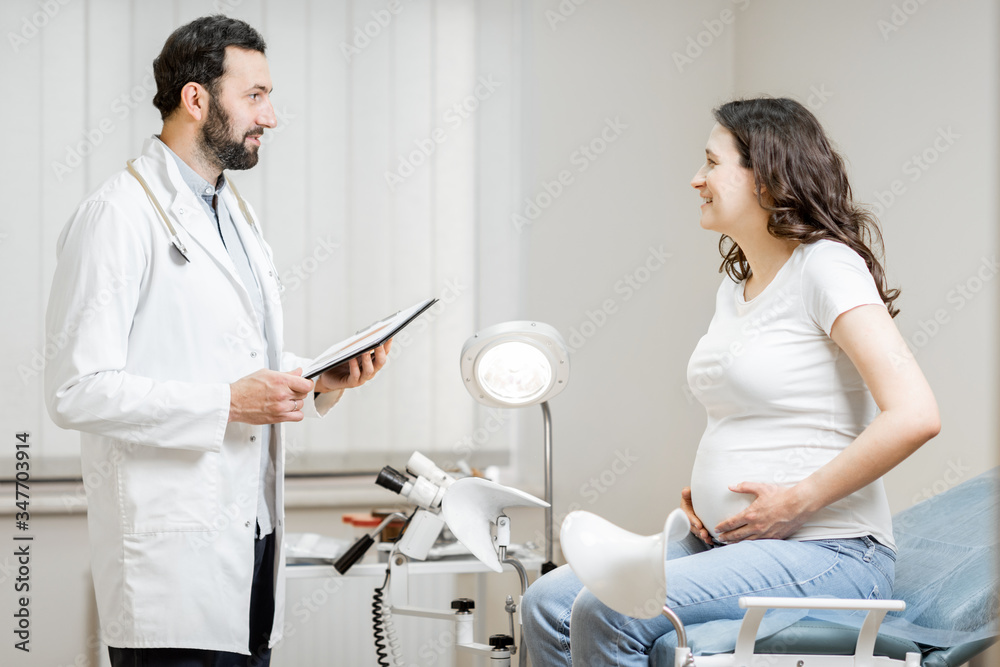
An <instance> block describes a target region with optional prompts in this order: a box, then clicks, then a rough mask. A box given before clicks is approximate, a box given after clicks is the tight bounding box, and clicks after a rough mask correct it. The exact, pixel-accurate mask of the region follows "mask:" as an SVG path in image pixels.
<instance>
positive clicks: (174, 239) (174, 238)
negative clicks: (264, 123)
mask: <svg viewBox="0 0 1000 667" xmlns="http://www.w3.org/2000/svg"><path fill="white" fill-rule="evenodd" d="M132 162H134V160H128V161H127V162H126V163H125V168H126V169H128V173H130V174H132V176H134V177H135V180H137V181H139V185H141V186H142V189H143V190H145V191H146V196H147V197H149V201H151V202H153V208H155V209H156V212H157V213H158V214H159V215H160V219H161V220H162V221H163V225H164V226H165V227H166V228H167V234H169V235H170V243H171V244H172V245H173V246H174V248H176V249H177V252H179V253H180V254H181V257H183V258H184V261H186V262H190V261H191V257H189V256H188V249H187V247H185V245H184V242H183V241H181V239H180V237H179V236H178V235H177V230H176V229H174V226H173V224H172V223H171V222H170V218H169V217H167V214H166V213H165V212H164V210H163V207H162V206H160V202H159V200H157V199H156V195H154V194H153V191H152V190H151V189H150V188H149V185H148V184H147V183H146V180H145V179H144V178H143V177H142V176H141V175H140V174H139V172H138V171H137V170H136V168H135V167H133V166H132ZM226 183H228V184H229V188H230V189H231V190H232V191H233V196H234V197H236V201H237V202H239V205H240V211H242V213H243V217H244V218H246V221H247V224H249V225H250V228H251V229H252V230H253V232H254V236H256V237H257V243H258V244H260V250H261V252H262V253H263V255H264V257H266V258H267V262H268V264H270V266H271V275H272V276H274V281H275V282H276V283H277V285H278V292H284V291H285V286H284V285H283V284H282V282H281V278H279V277H278V269H277V268H276V267H275V266H274V260H272V259H271V256H270V255H269V254H268V252H267V248H265V247H264V237H263V236H262V235H261V233H260V229H258V227H257V223H255V222H254V219H253V216H252V215H250V209H249V208H248V207H247V203H246V202H245V201H243V197H241V196H240V192H239V190H237V189H236V186H235V185H234V184H233V182H232V181H230V180H229V179H228V178H227V179H226Z"/></svg>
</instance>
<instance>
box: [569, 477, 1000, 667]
mask: <svg viewBox="0 0 1000 667" xmlns="http://www.w3.org/2000/svg"><path fill="white" fill-rule="evenodd" d="M998 499H1000V475H998V469H996V468H994V469H993V470H991V471H989V472H986V473H983V474H981V475H979V476H978V477H975V478H973V479H970V480H968V481H966V482H964V483H962V484H960V485H958V486H955V487H953V488H951V489H949V490H947V491H945V492H943V493H940V494H938V495H936V496H933V497H931V498H929V499H927V500H924V501H922V502H920V503H917V504H916V505H914V506H913V507H911V508H909V509H907V510H904V511H902V512H900V513H899V514H897V515H896V516H895V517H893V530H894V534H895V538H896V546H897V549H898V553H897V560H896V580H895V586H894V590H893V595H892V598H893V599H892V600H853V601H846V600H845V601H841V600H834V599H832V598H752V597H750V598H743V599H741V600H740V605H741V606H742V607H744V608H746V609H747V613H746V615H745V616H744V618H743V620H742V621H740V620H724V621H712V622H709V623H702V624H698V625H691V626H688V627H686V628H685V627H683V626H681V625H680V622H679V620H678V619H676V617H674V619H672V622H674V624H675V627H678V631H671V632H669V633H667V634H666V635H664V636H663V637H661V638H660V639H659V640H658V641H657V642H656V643H655V644H654V645H653V648H652V651H651V652H650V666H651V667H682V666H687V665H695V666H697V667H759V666H760V667H762V666H764V665H767V666H768V667H785V666H788V667H890V666H893V667H897V666H898V667H958V666H959V665H962V664H964V663H965V662H967V661H969V660H970V659H971V658H973V657H974V656H975V655H977V654H979V653H981V652H982V651H984V650H986V648H988V647H989V646H990V645H991V644H992V643H993V642H994V641H995V640H996V637H997V634H998V628H997V616H998V613H997V611H998V595H1000V578H998V572H997V555H998V540H997V533H998V530H997V528H998V520H1000V516H998V511H997V505H998ZM678 513H679V510H678V511H675V513H674V514H672V515H671V517H670V518H669V519H668V521H667V525H666V526H665V528H664V534H663V540H662V541H663V542H666V541H668V540H671V539H677V538H679V537H681V536H683V534H684V533H683V531H684V530H685V529H686V528H687V520H686V517H683V513H680V515H679V516H678ZM592 517H593V515H590V517H586V519H587V520H591V518H592ZM572 519H573V515H572V514H571V515H570V516H569V517H567V521H568V522H569V523H570V525H569V526H568V525H567V524H564V526H563V535H564V536H567V534H568V533H572V532H578V533H579V532H582V530H580V529H582V528H583V526H584V523H585V522H578V523H577V525H578V526H579V529H577V530H575V531H574V530H573V529H572V523H573V522H572ZM671 519H675V523H676V524H678V525H673V526H672V525H671ZM601 521H603V520H601ZM680 524H683V528H682V527H681V526H680ZM617 530H619V531H620V530H621V529H617ZM671 531H672V532H671ZM622 532H623V533H624V531H622ZM626 535H631V534H626ZM634 537H636V538H638V539H639V540H650V538H649V537H640V536H634ZM614 539H615V540H616V544H618V545H620V544H622V539H623V536H622V535H618V536H616V537H615V538H614ZM626 539H627V538H626ZM570 541H572V539H571V540H570ZM636 544H637V545H640V542H638V541H637V542H636ZM649 544H650V543H649V542H646V543H645V545H646V546H648V545H649ZM563 550H564V554H565V555H566V558H567V561H568V562H569V563H570V566H571V567H574V570H576V569H577V566H576V565H574V558H576V559H577V560H578V562H580V569H581V570H583V569H585V568H586V567H587V564H586V562H585V561H586V559H585V557H583V556H582V552H581V551H578V553H577V554H576V555H575V556H572V555H571V554H570V553H569V552H567V542H566V540H565V537H564V546H563ZM569 551H570V552H572V551H573V546H572V545H570V547H569ZM661 553H662V551H661ZM577 574H578V576H580V578H581V580H583V582H584V584H585V585H587V586H588V588H590V589H591V591H592V592H594V594H595V595H597V596H598V598H599V599H602V601H604V602H605V604H609V606H612V608H614V607H615V605H614V604H610V603H609V600H605V599H604V598H603V597H602V593H599V592H598V590H595V588H598V589H599V588H600V586H601V582H600V581H596V580H595V581H594V585H593V586H592V585H591V584H590V583H588V581H587V578H586V576H584V574H581V572H580V571H577ZM591 576H592V575H591ZM665 583H666V589H667V590H669V588H670V582H669V581H667V582H665ZM660 585H662V584H660ZM652 589H653V587H652V586H651V587H650V590H652ZM659 590H663V589H662V588H660V589H659ZM608 591H609V592H607V593H604V594H605V595H607V596H609V599H613V598H614V596H615V595H616V593H617V592H618V591H620V587H619V588H618V589H612V588H609V589H608ZM647 597H648V596H647ZM768 610H769V611H768ZM619 611H621V609H619ZM765 612H766V613H765ZM663 613H664V615H666V616H667V617H668V618H670V616H671V613H670V612H669V610H665V611H664V612H663ZM654 614H655V611H654ZM681 644H683V645H686V646H687V647H689V649H690V650H687V649H681V650H678V649H677V646H678V645H681Z"/></svg>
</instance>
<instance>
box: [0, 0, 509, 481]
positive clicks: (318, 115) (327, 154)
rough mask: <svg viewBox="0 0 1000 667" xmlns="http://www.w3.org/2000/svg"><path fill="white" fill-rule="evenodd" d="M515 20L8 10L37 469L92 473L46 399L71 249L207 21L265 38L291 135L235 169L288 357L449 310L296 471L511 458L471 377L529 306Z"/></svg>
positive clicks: (12, 358)
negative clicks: (236, 21) (519, 217)
mask: <svg viewBox="0 0 1000 667" xmlns="http://www.w3.org/2000/svg"><path fill="white" fill-rule="evenodd" d="M50 5H51V6H50ZM521 12H522V8H521V6H520V2H519V1H515V0H481V1H471V0H344V1H343V2H329V1H326V0H281V1H280V2H278V1H267V0H204V1H195V0H175V1H174V2H157V3H148V2H141V1H140V0H53V1H52V2H50V3H43V4H40V3H38V2H35V1H34V0H12V1H10V2H4V3H3V4H2V7H0V25H3V26H5V27H10V28H11V32H10V34H8V42H9V44H8V45H7V47H8V48H6V50H4V49H3V48H0V52H2V54H3V55H2V56H0V70H2V71H3V76H4V78H5V81H6V83H7V86H8V90H11V91H17V98H18V102H17V103H16V104H8V105H4V106H3V108H2V109H0V118H2V119H3V121H4V126H5V127H6V128H8V146H9V150H10V153H9V154H8V157H7V158H6V159H5V160H3V162H2V165H0V170H2V171H0V188H3V191H4V192H5V194H6V197H5V202H6V203H7V205H6V206H5V211H4V213H3V215H2V217H0V259H2V260H3V261H0V276H2V278H3V284H4V285H5V287H4V288H3V297H4V311H5V319H6V320H7V323H6V324H5V326H4V327H3V330H2V333H0V345H2V346H3V349H4V350H5V352H4V357H5V361H6V363H5V364H4V365H3V369H2V372H3V374H4V377H3V378H2V379H3V381H2V382H0V414H2V419H0V421H2V423H3V424H4V425H5V426H6V427H7V428H8V430H10V431H11V437H13V436H12V434H13V432H14V431H29V432H31V433H32V437H33V441H34V444H33V455H34V456H35V457H37V458H39V459H40V460H39V461H38V466H37V467H36V472H35V476H36V478H37V477H38V475H41V476H43V477H45V476H47V477H73V476H76V475H78V474H79V464H78V463H77V462H76V461H77V457H78V451H79V444H78V443H79V437H78V435H77V434H76V433H75V432H70V431H63V430H61V429H59V428H58V427H56V426H55V425H54V424H52V423H51V421H50V420H49V418H48V415H47V414H46V412H45V407H44V403H43V400H42V372H41V371H42V368H43V366H44V363H45V361H46V357H47V355H51V353H52V351H53V349H54V348H53V347H52V346H53V345H57V344H59V341H51V340H46V337H45V331H44V313H45V303H46V301H47V298H48V290H49V286H50V284H51V276H52V273H53V271H54V268H55V259H56V257H55V242H56V238H57V237H58V234H59V232H60V231H61V229H62V227H63V225H64V224H65V222H66V220H67V219H68V218H69V216H70V215H71V214H72V212H73V210H74V209H75V207H76V206H77V205H78V203H79V202H80V201H81V200H82V199H83V198H84V197H85V196H86V195H87V194H88V193H89V192H91V191H93V190H94V189H95V188H96V187H98V186H99V185H100V184H101V183H102V182H103V181H104V180H105V179H106V178H107V177H109V176H110V175H111V174H113V173H114V172H116V171H117V170H119V169H121V168H122V167H123V166H124V161H125V160H126V159H127V158H130V157H134V156H136V155H137V154H138V153H139V152H140V150H141V147H142V143H143V141H144V140H145V139H146V138H147V137H148V136H150V135H151V134H154V133H156V132H158V131H159V128H160V125H161V123H160V119H159V114H158V113H157V112H156V110H155V109H154V108H153V107H152V103H151V100H152V96H153V94H154V92H155V83H154V81H153V77H152V70H151V63H152V60H153V58H154V57H155V56H156V54H157V53H158V52H159V50H160V48H161V47H162V45H163V42H164V40H165V39H166V37H167V36H168V35H169V34H170V32H172V31H173V30H174V29H175V28H176V27H178V26H180V25H182V24H184V23H186V22H187V21H189V20H191V19H193V18H196V17H198V16H202V15H206V14H212V13H225V14H228V15H230V16H234V17H237V18H241V19H243V20H246V21H248V22H249V23H250V24H251V25H253V26H254V27H256V28H257V29H258V30H260V31H261V33H262V34H263V35H264V38H265V39H266V41H267V44H268V54H267V55H268V62H269V66H270V69H271V76H272V80H273V83H274V91H273V93H272V101H273V103H274V106H275V110H276V112H277V117H278V127H277V128H276V129H275V130H273V131H270V132H269V133H268V135H266V137H265V142H264V146H263V147H262V149H261V160H260V163H259V164H258V166H257V167H256V168H254V169H253V170H250V171H248V172H238V173H235V174H233V175H232V176H233V178H234V180H235V181H236V182H237V183H238V185H239V187H240V190H241V192H242V193H243V194H244V196H246V197H247V199H248V200H250V201H251V202H252V203H253V204H254V206H255V207H256V208H257V210H258V211H259V213H260V217H261V221H260V222H261V225H262V227H263V229H264V233H265V236H266V238H267V239H268V242H269V243H270V244H271V246H272V248H273V249H274V252H275V264H276V265H277V267H278V270H279V272H280V273H281V275H282V279H283V281H284V283H285V285H286V288H287V289H286V292H285V295H284V309H285V340H286V347H287V348H288V349H290V350H292V351H294V352H296V353H298V354H300V355H303V356H307V357H308V356H314V355H316V354H318V353H320V352H321V351H322V350H323V349H325V348H326V347H327V346H329V345H330V344H332V343H333V342H335V341H336V340H339V339H341V338H344V337H346V336H348V335H350V334H351V333H353V332H354V331H355V330H357V329H360V328H362V327H364V326H366V325H367V324H369V323H370V322H371V321H373V320H375V319H377V318H379V317H382V316H384V315H387V314H389V313H391V312H394V311H395V310H398V309H400V308H403V307H406V306H409V305H411V304H413V303H415V302H417V301H419V300H421V299H424V298H427V297H429V296H436V297H438V298H440V299H441V303H440V304H438V306H436V307H435V308H434V309H433V310H432V311H430V312H429V313H428V314H427V315H425V316H424V320H423V322H422V323H418V324H414V325H413V327H412V333H411V335H409V336H405V337H400V339H399V340H397V341H396V345H395V347H394V349H393V351H392V360H391V363H390V366H389V367H388V368H387V369H386V371H385V372H384V373H382V374H380V376H379V377H377V378H376V379H375V380H374V381H373V382H371V383H370V384H369V385H367V386H365V387H362V388H361V389H358V390H354V391H352V392H349V393H348V395H347V396H345V398H344V400H343V401H342V403H341V404H340V405H339V406H338V407H337V408H336V409H335V410H334V411H333V412H332V413H331V414H330V415H329V416H328V417H327V418H326V419H324V420H307V422H304V423H302V424H296V425H292V426H291V427H290V429H289V434H290V438H289V450H288V464H289V470H290V471H291V472H298V473H330V472H345V471H353V470H362V469H372V468H376V467H379V466H381V465H382V464H384V463H386V462H387V461H395V462H397V463H399V462H401V461H405V458H406V457H407V456H408V455H409V453H410V452H411V451H413V450H417V449H419V450H420V451H423V452H425V453H428V454H431V455H435V456H436V457H437V458H438V459H439V460H445V461H454V460H456V459H458V458H462V457H463V456H465V455H467V454H470V452H471V453H472V460H471V462H472V463H473V464H477V463H478V464H483V463H489V462H497V461H503V460H505V456H506V451H507V449H508V447H509V440H510V437H509V434H512V433H514V432H515V429H514V428H513V421H512V420H507V421H508V422H509V423H506V422H505V424H504V428H502V429H499V430H497V431H496V432H493V431H494V429H491V431H490V433H489V437H486V438H478V437H476V436H477V435H478V434H479V432H480V431H483V426H482V425H483V423H484V422H485V421H489V420H490V419H491V418H490V416H489V414H488V413H486V412H485V411H483V410H482V409H481V408H478V407H477V406H476V405H475V403H474V402H473V401H472V399H471V397H470V396H469V395H468V394H467V393H466V392H465V389H464V388H463V386H462V381H461V378H460V376H459V370H458V369H459V353H460V350H461V346H462V343H463V342H464V341H465V340H466V338H467V337H468V336H470V335H471V334H472V333H474V332H475V331H476V330H477V329H478V328H481V327H482V326H486V325H489V324H492V323H493V322H495V321H499V320H500V319H510V318H511V317H513V316H516V315H517V314H518V307H519V304H520V293H521V285H520V281H519V278H518V276H519V275H520V273H521V271H520V256H521V254H522V253H521V247H520V237H519V235H518V234H517V230H516V229H514V227H513V225H512V224H511V222H510V219H511V212H512V210H514V208H515V207H516V202H517V201H518V199H519V197H518V195H519V192H520V165H519V153H520V141H521V139H520V125H521V112H520V107H521V105H520V99H519V96H520V90H521V82H520V77H521V58H522V49H521ZM12 26H14V27H12ZM11 35H13V37H12V36H11ZM234 379H235V378H234ZM494 421H495V420H494ZM470 442H474V446H472V447H470V446H469V443H470ZM2 456H3V457H8V456H9V452H7V451H6V448H5V450H4V451H3V452H2Z"/></svg>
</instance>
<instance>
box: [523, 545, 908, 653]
mask: <svg viewBox="0 0 1000 667" xmlns="http://www.w3.org/2000/svg"><path fill="white" fill-rule="evenodd" d="M895 560H896V556H895V553H894V552H893V551H892V550H891V549H889V548H888V547H885V546H883V545H881V544H879V543H878V542H875V541H874V540H872V539H871V538H869V537H859V538H852V539H843V540H812V541H806V542H793V541H790V540H749V541H745V542H738V543H736V544H729V545H725V546H719V547H715V548H708V547H706V546H705V545H704V544H702V542H701V541H700V540H698V539H697V538H696V537H694V536H693V535H688V536H687V538H686V539H684V540H682V541H681V542H674V543H671V544H670V545H669V548H668V550H667V561H668V562H667V566H666V571H667V599H666V604H667V605H668V606H669V607H670V608H671V609H673V610H674V612H675V613H676V614H677V615H678V616H679V617H680V619H681V621H682V622H683V623H684V625H685V626H687V625H691V624H695V623H703V622H706V621H712V620H718V619H740V618H742V617H743V614H744V610H742V609H740V608H739V605H738V604H737V601H738V600H739V598H740V597H743V596H766V597H807V596H827V597H837V598H882V597H890V596H891V595H892V582H893V575H894V571H895ZM521 621H522V623H523V625H524V637H525V641H526V642H527V645H528V653H529V655H530V656H531V659H532V664H534V665H535V666H536V667H553V666H555V665H572V664H576V665H578V666H584V667H591V666H595V667H596V666H598V665H600V666H604V665H636V666H638V665H642V666H643V667H646V665H647V664H648V658H647V655H648V653H649V651H650V648H651V647H652V645H653V643H654V642H655V641H656V640H657V639H659V638H660V637H661V636H663V635H665V634H667V633H668V632H670V631H672V630H673V626H672V625H671V624H670V621H669V620H667V618H666V617H664V616H658V617H656V618H653V619H650V620H639V619H634V618H630V617H628V616H624V615H622V614H619V613H618V612H616V611H613V610H611V609H609V608H608V607H606V606H604V605H603V604H602V603H601V602H600V601H599V600H598V599H597V598H596V597H594V595H593V594H592V593H591V592H590V591H588V590H587V589H586V588H584V587H583V585H582V584H581V583H580V580H579V579H577V578H576V575H575V574H573V571H572V570H571V569H569V566H565V565H564V566H563V567H560V568H558V569H556V570H553V571H552V572H550V573H548V574H547V575H545V576H543V577H542V578H540V579H539V580H538V581H536V582H535V583H534V584H532V585H531V587H529V588H528V591H527V593H526V594H525V596H524V600H523V602H522V605H521ZM733 639H734V643H735V637H734V638H733Z"/></svg>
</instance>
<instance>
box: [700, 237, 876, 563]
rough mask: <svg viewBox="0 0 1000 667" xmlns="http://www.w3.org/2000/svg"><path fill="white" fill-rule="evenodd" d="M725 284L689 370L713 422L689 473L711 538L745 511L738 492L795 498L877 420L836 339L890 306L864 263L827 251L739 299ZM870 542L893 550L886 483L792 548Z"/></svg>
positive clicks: (849, 500)
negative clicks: (841, 325)
mask: <svg viewBox="0 0 1000 667" xmlns="http://www.w3.org/2000/svg"><path fill="white" fill-rule="evenodd" d="M744 283H745V281H741V282H738V283H737V282H733V280H731V279H730V278H728V277H727V278H725V279H723V281H722V285H721V286H720V287H719V291H718V294H717V296H716V306H715V316H714V317H713V318H712V322H711V324H710V325H709V327H708V332H707V333H706V334H705V335H704V336H703V337H702V338H701V340H700V341H699V342H698V345H697V347H696V348H695V350H694V353H693V354H692V355H691V360H690V362H689V363H688V383H689V385H690V387H691V391H692V393H693V394H694V396H695V397H696V398H697V399H698V400H699V401H700V402H701V403H702V404H703V405H704V406H705V409H706V411H707V412H708V425H707V427H706V428H705V433H704V435H703V436H702V439H701V443H700V444H699V445H698V453H697V456H696V458H695V463H694V469H693V471H692V473H691V497H692V502H693V505H694V511H695V513H696V514H697V515H698V517H699V518H700V519H701V520H702V522H703V523H704V524H705V527H706V528H708V529H709V531H710V532H713V535H714V531H713V529H714V527H715V526H716V524H718V523H719V522H720V521H722V520H724V519H727V518H729V517H731V516H733V515H734V514H737V513H739V512H740V511H742V510H743V509H745V508H746V507H747V506H748V505H749V504H750V503H751V502H752V501H753V500H754V496H753V495H750V494H737V493H733V492H732V491H730V490H729V487H730V486H731V485H734V484H737V483H739V482H769V483H774V484H779V485H783V486H792V485H794V484H796V483H797V482H799V481H801V480H802V479H805V478H806V477H808V476H809V475H810V474H811V473H812V472H813V471H815V470H816V469H818V468H820V467H821V466H823V465H824V464H825V463H827V462H828V461H830V460H831V459H832V458H833V457H835V456H836V455H837V454H838V453H840V451H841V450H843V449H844V448H845V447H847V445H849V444H851V442H852V441H853V440H854V439H855V438H856V437H857V436H858V434H860V433H861V431H862V430H864V428H865V427H866V426H867V425H868V424H869V422H871V420H872V419H874V418H875V415H876V413H877V407H876V406H875V402H874V400H872V397H871V394H870V393H869V391H868V388H867V387H866V386H865V383H864V381H863V380H862V379H861V376H860V374H859V373H858V371H857V369H856V368H855V367H854V364H853V363H852V362H851V360H850V359H849V358H848V356H847V355H846V354H845V353H844V352H843V350H841V349H840V347H839V346H838V345H837V344H836V343H834V342H833V340H832V339H831V338H830V329H831V328H832V327H833V323H834V321H835V320H836V319H837V317H838V316H839V315H841V314H842V313H844V312H846V311H848V310H851V309H852V308H855V307H857V306H861V305H865V304H878V305H881V304H882V299H881V297H880V296H879V292H878V289H877V288H876V286H875V281H874V280H873V279H872V276H871V273H870V272H869V271H868V267H867V266H866V265H865V262H864V260H863V259H862V258H861V256H860V255H858V254H857V253H856V252H854V251H853V250H851V249H850V248H849V247H847V246H845V245H843V244H841V243H837V242H834V241H829V240H821V241H817V242H815V243H810V244H800V245H798V246H797V247H796V248H795V250H794V251H793V252H792V256H791V257H790V258H789V259H788V261H787V262H786V263H785V265H784V266H782V268H781V269H780V270H779V271H778V274H777V275H776V276H775V277H774V279H773V280H772V281H771V283H770V284H769V285H768V286H767V287H766V288H765V289H764V290H763V291H762V292H761V293H760V294H758V295H757V296H756V297H755V298H753V299H751V300H749V301H747V300H745V299H744V298H743V288H744ZM864 535H872V536H874V537H875V539H877V540H878V541H879V542H881V543H882V544H884V545H886V546H889V547H891V548H895V544H894V541H893V538H892V518H891V514H890V512H889V503H888V501H887V499H886V495H885V489H884V488H883V486H882V480H881V479H879V480H877V481H875V482H874V483H872V484H870V485H868V486H866V487H864V488H863V489H861V490H859V491H856V492H855V493H852V494H851V495H849V496H847V497H846V498H843V499H841V500H839V501H837V502H835V503H833V504H831V505H829V506H827V507H826V508H824V509H822V510H820V511H819V512H817V513H815V514H814V515H812V516H811V517H810V518H809V520H808V521H807V522H806V523H805V525H803V526H802V527H801V528H800V529H799V530H798V531H797V532H796V533H795V534H794V535H792V536H791V537H790V538H789V539H793V540H817V539H842V538H849V537H861V536H864Z"/></svg>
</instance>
